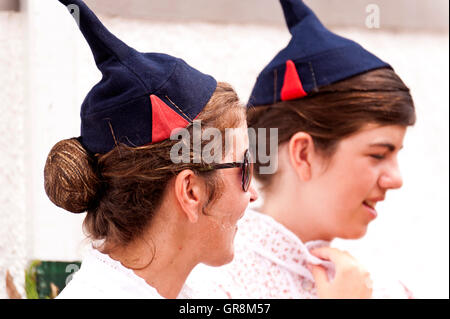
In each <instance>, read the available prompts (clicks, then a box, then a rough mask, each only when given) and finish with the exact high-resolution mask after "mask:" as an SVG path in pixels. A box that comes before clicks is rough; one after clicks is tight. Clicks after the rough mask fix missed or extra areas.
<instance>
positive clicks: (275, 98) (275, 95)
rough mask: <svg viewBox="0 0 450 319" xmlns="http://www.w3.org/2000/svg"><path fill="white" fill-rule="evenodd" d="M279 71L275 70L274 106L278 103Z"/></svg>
mask: <svg viewBox="0 0 450 319" xmlns="http://www.w3.org/2000/svg"><path fill="white" fill-rule="evenodd" d="M277 85H278V69H274V70H273V104H275V103H277V89H278V87H277Z"/></svg>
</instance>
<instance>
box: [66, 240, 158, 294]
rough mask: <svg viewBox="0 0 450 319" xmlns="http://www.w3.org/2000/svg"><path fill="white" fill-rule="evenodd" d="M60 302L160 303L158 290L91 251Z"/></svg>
mask: <svg viewBox="0 0 450 319" xmlns="http://www.w3.org/2000/svg"><path fill="white" fill-rule="evenodd" d="M57 298H61V299H130V298H142V299H161V298H163V297H161V296H160V295H159V294H158V292H157V291H156V289H155V288H153V287H151V286H150V285H148V284H147V282H146V281H145V280H144V279H143V278H141V277H139V276H138V275H136V274H135V273H134V272H133V270H131V269H129V268H126V267H124V266H123V265H122V264H121V263H120V262H119V261H116V260H114V259H112V258H111V257H109V256H108V255H106V254H102V253H101V252H99V251H98V250H96V249H94V248H91V249H89V251H88V252H87V254H86V256H85V257H84V258H83V262H82V264H81V268H80V270H78V271H77V272H76V273H75V274H74V275H73V278H72V280H71V281H70V282H69V283H68V285H67V286H66V287H65V288H64V289H63V291H62V292H61V293H60V294H59V295H58V297H57Z"/></svg>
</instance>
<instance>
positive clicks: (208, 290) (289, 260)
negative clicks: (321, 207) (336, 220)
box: [184, 209, 412, 299]
mask: <svg viewBox="0 0 450 319" xmlns="http://www.w3.org/2000/svg"><path fill="white" fill-rule="evenodd" d="M328 245H329V243H328V242H323V241H314V242H308V243H306V244H304V243H302V242H301V241H300V239H299V238H298V237H297V236H296V235H295V234H293V233H292V232H291V231H289V230H288V229H287V228H285V227H284V226H283V225H281V224H280V223H278V222H276V221H275V220H274V219H272V218H271V217H269V216H267V215H263V214H260V213H258V212H255V211H252V210H250V209H249V210H247V212H246V214H245V216H244V217H243V218H242V219H241V221H240V222H239V230H238V232H237V234H236V238H235V258H234V260H233V261H232V262H231V263H230V264H228V265H225V266H222V267H208V266H205V265H198V266H197V267H196V268H195V269H194V270H193V272H192V273H191V275H190V276H189V278H188V280H187V285H188V286H189V287H190V288H189V289H190V291H189V292H185V293H184V297H189V298H256V299H259V298H267V299H269V298H301V299H303V298H305V299H308V298H317V292H316V288H315V284H314V279H313V276H312V274H311V273H310V272H309V270H308V269H307V268H306V262H309V263H312V264H320V265H322V266H324V267H325V268H326V269H327V270H328V276H329V277H330V278H332V277H333V276H334V266H333V264H332V263H331V262H327V261H323V260H321V259H318V258H316V257H315V256H313V255H311V254H310V253H309V250H310V249H311V248H313V247H319V246H328ZM371 277H372V280H373V284H374V285H373V297H374V298H408V297H412V295H411V293H410V292H409V291H408V290H407V289H406V288H405V287H404V286H403V285H402V284H401V283H400V282H395V281H393V282H390V283H388V284H387V285H386V282H385V280H378V281H377V278H375V277H374V274H371Z"/></svg>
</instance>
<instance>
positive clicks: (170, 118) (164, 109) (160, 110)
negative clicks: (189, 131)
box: [150, 95, 189, 143]
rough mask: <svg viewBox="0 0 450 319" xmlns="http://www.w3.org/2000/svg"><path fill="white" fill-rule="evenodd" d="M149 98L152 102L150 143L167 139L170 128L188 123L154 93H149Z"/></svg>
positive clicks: (181, 126) (182, 126)
mask: <svg viewBox="0 0 450 319" xmlns="http://www.w3.org/2000/svg"><path fill="white" fill-rule="evenodd" d="M150 100H151V102H152V143H156V142H161V141H163V140H165V139H168V138H169V137H170V135H171V133H172V130H174V129H177V128H185V127H187V126H188V125H189V122H188V121H186V120H185V119H184V118H183V117H182V116H181V115H179V114H178V113H177V112H175V111H174V110H172V109H171V108H170V107H169V106H168V105H167V104H166V103H164V102H163V101H162V100H161V99H160V98H159V97H157V96H156V95H150Z"/></svg>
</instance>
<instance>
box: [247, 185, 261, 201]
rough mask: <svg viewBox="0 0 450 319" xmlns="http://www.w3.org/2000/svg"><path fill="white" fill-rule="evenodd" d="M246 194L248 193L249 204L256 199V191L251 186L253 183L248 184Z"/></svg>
mask: <svg viewBox="0 0 450 319" xmlns="http://www.w3.org/2000/svg"><path fill="white" fill-rule="evenodd" d="M248 192H249V193H250V203H253V202H254V201H256V200H257V199H258V196H259V195H258V191H257V190H256V188H255V186H253V183H251V184H250V188H249V189H248Z"/></svg>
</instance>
